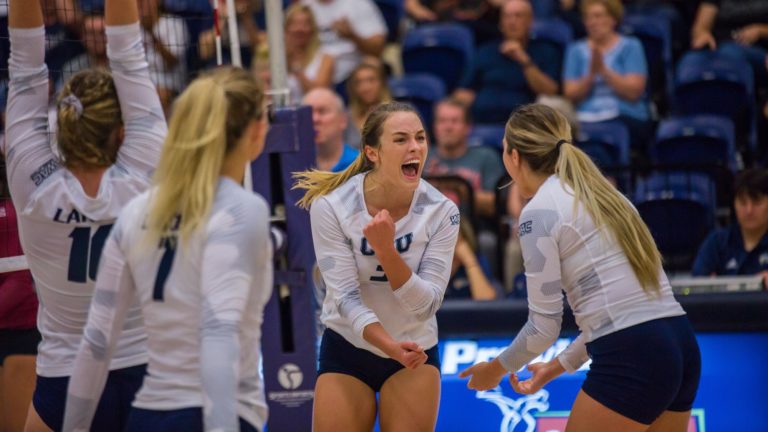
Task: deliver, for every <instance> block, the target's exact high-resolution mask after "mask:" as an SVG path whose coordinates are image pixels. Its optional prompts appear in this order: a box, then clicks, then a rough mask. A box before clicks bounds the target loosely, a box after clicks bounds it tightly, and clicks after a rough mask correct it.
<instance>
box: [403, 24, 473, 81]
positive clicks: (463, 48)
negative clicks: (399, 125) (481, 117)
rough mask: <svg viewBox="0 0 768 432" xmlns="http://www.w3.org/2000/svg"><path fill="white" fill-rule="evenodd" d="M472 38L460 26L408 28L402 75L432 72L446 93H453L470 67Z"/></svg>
mask: <svg viewBox="0 0 768 432" xmlns="http://www.w3.org/2000/svg"><path fill="white" fill-rule="evenodd" d="M473 50H474V38H473V36H472V33H471V32H470V31H469V30H468V29H467V28H466V27H464V26H462V25H461V24H452V23H448V24H425V25H423V26H419V27H416V28H413V29H411V30H410V31H408V33H406V34H405V38H404V39H403V48H402V59H403V69H404V71H405V73H407V74H412V73H424V72H426V73H431V74H433V75H435V76H437V77H439V78H440V79H441V80H442V81H443V83H444V84H445V88H446V90H447V91H448V92H451V91H453V89H455V88H456V86H457V85H458V84H459V82H461V80H462V78H463V77H464V76H465V75H466V73H467V70H468V68H469V67H470V65H471V64H472V52H473Z"/></svg>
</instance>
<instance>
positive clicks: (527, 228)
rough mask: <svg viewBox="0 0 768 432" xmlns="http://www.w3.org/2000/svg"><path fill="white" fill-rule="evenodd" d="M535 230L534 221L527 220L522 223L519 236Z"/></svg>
mask: <svg viewBox="0 0 768 432" xmlns="http://www.w3.org/2000/svg"><path fill="white" fill-rule="evenodd" d="M532 230H533V221H527V222H523V223H521V224H520V228H519V234H518V235H519V236H520V237H522V236H524V235H526V234H530V233H531V231H532Z"/></svg>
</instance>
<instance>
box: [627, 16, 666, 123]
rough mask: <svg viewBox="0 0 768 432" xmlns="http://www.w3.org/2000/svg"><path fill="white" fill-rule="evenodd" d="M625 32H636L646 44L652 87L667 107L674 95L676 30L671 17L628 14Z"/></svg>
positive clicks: (659, 103)
mask: <svg viewBox="0 0 768 432" xmlns="http://www.w3.org/2000/svg"><path fill="white" fill-rule="evenodd" d="M620 29H621V32H622V33H624V34H625V35H628V36H634V37H636V38H638V39H639V40H640V42H641V43H642V44H643V51H644V52H645V60H646V63H647V64H648V85H647V88H648V91H649V94H650V96H651V97H652V99H653V101H654V102H656V104H657V106H661V107H662V108H663V109H664V110H665V109H666V107H667V103H668V99H669V98H670V97H671V95H672V86H673V71H672V30H671V29H670V26H669V21H667V20H665V19H663V18H661V17H659V16H652V15H627V16H625V17H624V21H623V22H622V24H621V27H620Z"/></svg>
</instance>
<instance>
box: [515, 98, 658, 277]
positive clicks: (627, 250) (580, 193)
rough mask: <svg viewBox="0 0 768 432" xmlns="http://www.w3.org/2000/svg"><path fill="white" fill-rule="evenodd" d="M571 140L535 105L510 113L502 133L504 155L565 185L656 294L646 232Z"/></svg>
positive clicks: (562, 125) (562, 121)
mask: <svg viewBox="0 0 768 432" xmlns="http://www.w3.org/2000/svg"><path fill="white" fill-rule="evenodd" d="M571 139H572V138H571V128H570V125H569V124H568V120H567V119H566V118H565V117H564V116H563V115H562V114H560V113H559V112H557V111H556V110H554V109H552V108H550V107H547V106H545V105H539V104H533V105H525V106H523V107H521V108H519V109H518V110H516V111H515V112H514V113H513V114H512V116H511V117H510V119H509V121H508V122H507V126H506V131H505V140H506V142H507V144H508V145H507V149H506V151H507V152H511V151H512V149H513V148H514V149H517V151H518V152H519V153H520V156H521V157H522V158H523V159H525V160H526V161H527V162H528V164H529V166H530V167H531V169H532V170H533V171H536V172H542V173H545V174H555V175H557V176H558V178H559V179H560V181H562V182H564V183H565V184H567V185H568V186H569V187H570V188H571V189H572V190H573V194H574V198H575V200H574V201H575V202H574V206H576V205H578V204H581V205H582V206H584V208H585V209H586V211H587V213H589V215H590V216H591V217H592V220H593V222H594V224H595V226H596V227H603V226H605V227H607V228H608V231H609V232H610V233H611V234H613V237H614V238H615V239H616V241H617V242H618V243H619V245H620V246H621V249H622V250H623V251H624V254H625V255H626V256H627V260H628V261H629V264H630V265H631V266H632V270H633V271H634V273H635V275H636V276H637V279H638V280H639V281H640V284H641V285H642V287H643V289H644V290H645V291H646V292H658V291H659V290H660V289H661V285H660V282H659V271H660V269H661V254H660V253H659V251H658V249H657V248H656V243H655V242H654V240H653V237H652V236H651V233H650V231H649V230H648V227H647V226H646V225H645V222H643V220H642V219H641V218H640V215H639V214H638V213H637V211H636V210H635V209H634V208H633V207H632V205H631V204H630V203H629V202H628V201H627V199H626V198H625V197H624V196H622V195H621V193H619V191H617V190H616V188H615V187H614V186H613V185H612V184H611V183H610V182H608V180H607V179H606V178H605V177H604V176H603V174H602V173H601V172H600V170H599V169H598V168H597V166H596V165H595V164H594V162H592V159H590V158H589V156H587V154H586V153H584V152H583V151H582V150H581V149H579V148H577V147H576V146H574V145H573V144H571V141H570V140H571ZM561 141H564V142H561ZM574 210H575V209H574Z"/></svg>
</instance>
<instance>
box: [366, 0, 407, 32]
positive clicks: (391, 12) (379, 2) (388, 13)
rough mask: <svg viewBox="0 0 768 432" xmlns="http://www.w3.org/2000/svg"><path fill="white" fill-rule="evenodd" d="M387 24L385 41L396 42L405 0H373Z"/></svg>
mask: <svg viewBox="0 0 768 432" xmlns="http://www.w3.org/2000/svg"><path fill="white" fill-rule="evenodd" d="M373 1H374V3H376V6H378V7H379V10H380V11H381V16H382V17H384V22H385V23H386V24H387V41H388V42H397V40H398V38H399V36H400V21H401V20H402V19H403V16H404V15H405V0H373Z"/></svg>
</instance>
